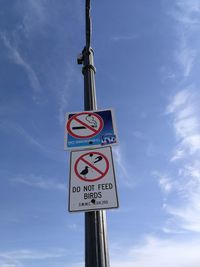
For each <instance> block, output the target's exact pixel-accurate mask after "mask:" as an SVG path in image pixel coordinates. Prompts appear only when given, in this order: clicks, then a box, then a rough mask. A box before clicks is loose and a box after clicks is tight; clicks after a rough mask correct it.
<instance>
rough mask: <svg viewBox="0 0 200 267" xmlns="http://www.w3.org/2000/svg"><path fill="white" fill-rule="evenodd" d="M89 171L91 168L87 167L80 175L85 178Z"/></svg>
mask: <svg viewBox="0 0 200 267" xmlns="http://www.w3.org/2000/svg"><path fill="white" fill-rule="evenodd" d="M88 169H89V167H88V166H85V168H84V169H83V170H82V171H81V172H80V174H81V175H83V176H84V177H85V176H86V175H87V174H88V171H89V170H88Z"/></svg>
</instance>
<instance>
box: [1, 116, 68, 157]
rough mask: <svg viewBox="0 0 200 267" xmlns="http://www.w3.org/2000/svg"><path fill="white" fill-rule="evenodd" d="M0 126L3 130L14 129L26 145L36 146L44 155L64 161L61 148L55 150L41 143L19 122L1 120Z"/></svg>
mask: <svg viewBox="0 0 200 267" xmlns="http://www.w3.org/2000/svg"><path fill="white" fill-rule="evenodd" d="M0 128H2V129H3V130H5V131H8V130H10V131H12V132H13V131H14V132H15V133H18V134H19V135H20V136H22V137H23V138H24V140H25V141H26V143H27V144H28V145H30V146H32V147H34V148H36V149H37V150H38V151H39V152H40V153H41V154H43V155H45V156H46V157H48V158H52V159H54V160H59V161H64V159H63V157H62V155H63V153H64V152H63V150H62V148H60V149H57V150H56V149H52V148H50V147H49V146H47V145H45V144H43V143H41V141H40V140H39V138H36V137H35V136H34V135H33V133H32V132H30V131H28V130H26V129H24V128H23V127H22V126H21V125H20V124H18V123H15V122H9V121H2V122H0Z"/></svg>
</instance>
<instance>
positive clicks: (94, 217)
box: [78, 0, 110, 267]
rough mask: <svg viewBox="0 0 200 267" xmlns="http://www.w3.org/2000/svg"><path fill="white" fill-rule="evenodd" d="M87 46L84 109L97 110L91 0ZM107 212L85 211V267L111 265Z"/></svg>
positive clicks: (84, 53) (83, 56)
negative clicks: (91, 44)
mask: <svg viewBox="0 0 200 267" xmlns="http://www.w3.org/2000/svg"><path fill="white" fill-rule="evenodd" d="M85 10H86V14H85V15H86V46H85V47H84V49H83V51H82V54H81V55H80V56H79V58H78V64H83V68H82V73H83V75H84V109H85V110H97V100H96V88H95V72H96V69H95V67H94V52H93V50H92V48H91V46H90V43H91V18H90V0H86V6H85ZM109 266H110V264H109V254H108V246H107V231H106V213H105V211H103V210H100V211H90V212H86V213H85V267H109Z"/></svg>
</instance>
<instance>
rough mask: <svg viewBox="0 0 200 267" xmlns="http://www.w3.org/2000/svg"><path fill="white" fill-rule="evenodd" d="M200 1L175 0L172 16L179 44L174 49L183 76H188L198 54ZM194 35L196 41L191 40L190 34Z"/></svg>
mask: <svg viewBox="0 0 200 267" xmlns="http://www.w3.org/2000/svg"><path fill="white" fill-rule="evenodd" d="M199 10H200V2H199V0H191V1H187V0H177V1H175V8H174V10H173V11H172V16H173V18H174V20H175V21H176V24H175V25H176V26H175V27H176V29H177V37H178V39H179V45H178V47H177V49H176V51H175V58H176V61H177V63H178V64H179V65H180V66H181V68H182V74H183V76H184V77H185V78H187V77H189V76H190V74H191V72H192V70H193V66H194V63H195V61H196V58H197V56H198V55H199V40H200V38H198V36H199V33H200V30H199V25H200V12H199ZM192 35H193V36H195V37H196V38H195V39H196V41H195V42H194V41H193V42H191V36H192Z"/></svg>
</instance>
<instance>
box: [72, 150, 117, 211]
mask: <svg viewBox="0 0 200 267" xmlns="http://www.w3.org/2000/svg"><path fill="white" fill-rule="evenodd" d="M118 206H119V204H118V195H117V189H116V180H115V172H114V166H113V157H112V150H111V147H102V148H96V149H90V150H79V151H72V152H71V157H70V179H69V211H70V212H75V211H91V210H100V209H112V208H118Z"/></svg>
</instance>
